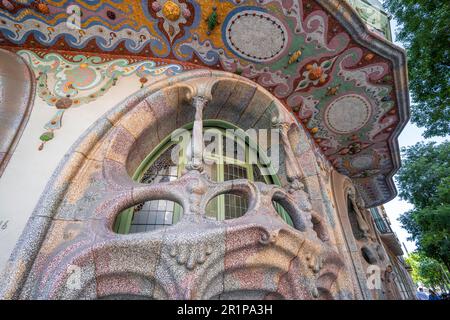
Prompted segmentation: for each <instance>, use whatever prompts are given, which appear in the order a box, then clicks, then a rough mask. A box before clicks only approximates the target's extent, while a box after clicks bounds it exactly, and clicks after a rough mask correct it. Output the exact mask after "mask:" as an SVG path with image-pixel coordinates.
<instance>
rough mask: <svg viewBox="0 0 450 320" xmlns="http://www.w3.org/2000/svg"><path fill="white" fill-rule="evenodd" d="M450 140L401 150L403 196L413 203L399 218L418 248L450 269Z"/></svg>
mask: <svg viewBox="0 0 450 320" xmlns="http://www.w3.org/2000/svg"><path fill="white" fill-rule="evenodd" d="M449 155H450V142H448V141H446V142H443V143H441V144H439V145H436V143H434V142H431V143H426V144H425V143H422V142H419V143H417V144H416V145H414V146H412V147H409V148H407V149H405V148H403V149H402V156H403V166H402V168H401V169H400V170H399V173H398V176H397V183H398V186H399V189H400V193H399V195H400V197H401V198H402V199H404V200H407V201H408V202H410V203H412V204H413V205H414V209H413V210H411V211H408V212H406V213H403V214H402V215H401V216H400V218H399V220H400V222H401V224H402V226H403V228H405V229H406V230H407V231H408V232H409V233H410V234H411V237H410V238H409V239H410V240H414V241H415V242H416V244H417V247H418V250H419V251H420V252H422V253H424V254H425V255H427V256H428V257H430V258H434V259H436V260H438V261H440V262H442V263H443V264H444V265H445V266H446V267H447V269H448V270H449V271H450V156H449Z"/></svg>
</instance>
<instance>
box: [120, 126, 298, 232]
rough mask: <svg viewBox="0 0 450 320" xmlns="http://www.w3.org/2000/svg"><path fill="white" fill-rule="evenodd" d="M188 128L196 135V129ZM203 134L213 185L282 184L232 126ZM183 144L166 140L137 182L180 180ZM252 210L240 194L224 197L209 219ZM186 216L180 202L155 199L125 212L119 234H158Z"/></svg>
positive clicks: (265, 160) (210, 128) (208, 213)
mask: <svg viewBox="0 0 450 320" xmlns="http://www.w3.org/2000/svg"><path fill="white" fill-rule="evenodd" d="M183 129H186V130H191V129H192V124H189V125H187V126H185V127H184V128H183ZM230 129H231V131H230ZM203 132H204V140H205V151H206V152H205V153H204V157H203V159H204V170H205V171H206V173H207V174H208V176H209V177H210V179H211V180H212V181H216V182H224V181H229V180H236V179H247V180H250V181H255V182H263V183H267V184H275V185H281V184H280V180H279V179H278V177H277V175H276V174H275V172H274V170H273V168H272V167H271V166H270V164H269V163H270V162H269V160H268V158H267V156H266V155H265V154H263V152H262V151H261V148H258V146H257V144H256V143H255V142H254V141H253V140H252V139H251V137H249V136H248V135H247V134H246V133H245V132H244V131H243V130H240V129H238V128H237V127H235V126H233V125H231V124H229V123H227V122H223V121H217V120H210V121H208V120H205V121H203ZM183 143H186V141H183V139H180V140H177V139H173V136H172V135H171V136H169V137H166V138H165V139H164V140H163V141H162V142H161V143H160V144H159V146H158V147H157V148H156V149H155V150H154V151H153V152H151V153H150V154H149V155H148V156H147V158H146V159H145V160H144V161H143V162H142V164H141V165H140V166H139V168H138V169H137V170H136V173H135V174H134V176H133V179H134V180H136V181H139V182H141V183H149V184H154V183H161V182H168V181H173V180H176V179H178V177H180V176H181V174H182V172H183V170H184V169H185V166H186V164H187V158H188V154H189V152H190V144H187V146H183ZM255 159H259V160H261V159H262V161H255ZM255 162H256V163H255ZM268 164H269V165H268ZM274 207H275V208H276V210H277V212H278V213H279V214H280V216H281V218H282V219H283V220H284V221H286V222H287V223H288V224H289V225H291V226H293V223H292V220H291V218H290V216H289V215H288V213H287V212H286V210H285V209H284V208H283V207H282V206H281V205H280V204H278V203H274ZM247 209H248V203H247V199H245V198H243V197H241V196H239V195H235V194H223V195H219V196H217V197H215V198H213V199H212V200H211V201H210V202H209V203H208V205H207V207H206V212H205V215H206V217H208V218H210V219H214V220H218V221H221V220H227V219H235V218H239V217H241V216H243V215H244V214H245V213H246V211H247ZM182 214H183V209H182V207H181V206H180V205H179V204H177V203H175V202H172V201H168V200H151V201H147V202H145V203H141V204H138V205H136V206H134V207H132V208H129V209H127V210H125V211H124V212H122V213H121V214H120V215H119V216H118V218H117V220H116V223H115V226H114V229H115V231H116V232H118V233H121V234H127V233H138V232H146V231H153V230H157V229H161V228H166V227H167V226H170V225H173V224H175V223H177V222H178V221H179V219H180V217H181V215H182Z"/></svg>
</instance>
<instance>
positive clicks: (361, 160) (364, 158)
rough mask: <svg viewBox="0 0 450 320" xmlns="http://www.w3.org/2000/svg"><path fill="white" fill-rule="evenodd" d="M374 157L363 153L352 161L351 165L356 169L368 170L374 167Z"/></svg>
mask: <svg viewBox="0 0 450 320" xmlns="http://www.w3.org/2000/svg"><path fill="white" fill-rule="evenodd" d="M373 160H374V159H373V158H372V156H371V155H361V156H358V157H356V158H354V159H353V160H352V161H351V165H352V167H353V168H355V169H359V170H366V169H369V168H371V167H372V165H373Z"/></svg>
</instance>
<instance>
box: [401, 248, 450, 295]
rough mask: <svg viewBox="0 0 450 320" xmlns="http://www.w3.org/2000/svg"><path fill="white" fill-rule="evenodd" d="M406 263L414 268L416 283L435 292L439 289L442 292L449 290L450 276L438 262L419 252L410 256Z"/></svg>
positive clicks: (413, 276) (413, 273) (413, 274)
mask: <svg viewBox="0 0 450 320" xmlns="http://www.w3.org/2000/svg"><path fill="white" fill-rule="evenodd" d="M405 261H406V263H408V264H409V265H410V266H411V268H412V273H411V276H412V278H413V280H414V282H416V283H419V282H420V283H422V284H423V285H425V286H426V287H429V288H430V287H431V288H433V290H434V289H435V288H437V287H439V288H440V289H441V291H448V290H449V288H450V282H449V281H450V280H449V279H450V274H449V273H448V272H446V271H445V269H444V268H443V267H442V265H441V264H440V263H439V262H438V261H436V260H434V259H431V258H428V257H427V256H425V255H423V254H421V253H418V252H414V253H412V254H410V255H409V256H408V257H407V258H406V259H405Z"/></svg>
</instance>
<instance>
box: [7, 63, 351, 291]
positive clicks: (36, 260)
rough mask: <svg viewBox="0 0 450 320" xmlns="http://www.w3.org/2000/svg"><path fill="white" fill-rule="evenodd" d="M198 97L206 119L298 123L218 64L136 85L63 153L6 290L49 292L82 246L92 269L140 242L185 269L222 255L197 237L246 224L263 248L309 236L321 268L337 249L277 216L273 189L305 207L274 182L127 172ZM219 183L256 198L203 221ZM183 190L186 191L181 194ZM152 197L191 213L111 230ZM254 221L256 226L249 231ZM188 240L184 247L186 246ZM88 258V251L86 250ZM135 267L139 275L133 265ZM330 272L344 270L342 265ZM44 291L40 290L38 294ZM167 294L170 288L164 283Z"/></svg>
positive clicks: (182, 120) (237, 236)
mask: <svg viewBox="0 0 450 320" xmlns="http://www.w3.org/2000/svg"><path fill="white" fill-rule="evenodd" d="M198 96H200V97H206V98H207V97H209V98H210V99H211V104H210V105H209V106H208V108H209V109H205V110H209V112H210V115H209V116H205V117H206V118H210V119H211V118H212V119H214V118H220V119H223V118H226V117H230V116H231V117H234V118H233V119H230V120H229V121H233V122H234V124H235V125H236V126H239V127H241V128H243V129H244V130H245V129H246V128H250V127H253V128H270V127H271V126H272V120H273V118H274V117H278V118H283V121H286V122H287V123H294V122H295V120H293V119H292V116H291V115H290V113H288V112H287V111H286V110H285V109H284V107H283V106H282V104H281V103H280V102H278V101H276V99H275V98H273V97H272V96H271V95H270V94H269V93H268V92H267V91H266V90H264V89H262V88H261V87H259V86H257V85H255V84H254V83H252V82H251V81H249V80H245V79H243V78H241V77H238V76H236V75H230V74H228V73H224V72H215V71H207V70H200V71H192V72H187V73H184V74H181V75H179V76H175V77H173V78H171V79H169V80H163V81H160V82H157V83H155V84H154V85H152V86H150V87H148V88H146V89H144V90H141V91H139V92H138V93H137V94H135V95H133V96H131V97H130V98H128V99H126V100H125V101H123V102H122V103H120V104H119V105H118V106H117V107H116V108H114V109H113V110H111V111H110V112H108V113H107V114H106V115H105V116H103V117H102V118H101V119H99V120H98V121H97V122H96V123H95V124H94V125H93V126H91V127H90V128H89V129H88V130H87V132H86V133H85V134H84V135H83V136H82V137H81V138H80V139H79V140H78V141H77V143H75V145H74V146H73V147H72V148H71V150H70V151H69V153H68V154H67V155H66V156H65V157H64V158H63V160H62V161H61V163H60V165H59V167H58V169H57V170H56V171H55V173H54V175H53V177H52V179H51V180H50V181H49V183H48V185H47V187H46V190H45V191H44V193H43V196H42V197H41V199H40V201H39V204H38V206H37V207H36V208H35V211H34V213H33V216H32V217H31V218H30V220H29V221H28V223H27V226H26V228H25V230H24V232H23V234H22V236H21V238H20V240H19V243H18V244H17V246H16V248H15V249H14V252H13V255H12V256H11V258H10V261H9V263H8V265H7V268H6V270H5V276H4V277H3V278H2V280H3V282H2V286H1V287H0V289H1V291H0V295H1V296H2V297H4V298H14V297H17V296H21V297H24V298H26V297H27V295H29V294H30V292H29V291H27V290H26V288H30V287H33V288H34V290H35V291H34V292H35V295H37V296H42V295H43V296H45V292H60V291H61V290H62V289H61V288H62V286H63V281H62V280H63V279H64V276H65V275H66V273H67V270H66V269H67V263H68V262H70V261H78V260H79V259H81V257H82V256H80V252H83V250H87V252H90V255H91V260H92V261H90V263H91V266H92V265H93V266H95V268H94V269H98V268H97V267H98V266H99V265H101V263H102V262H101V261H100V260H98V257H99V255H101V254H102V253H103V254H114V253H115V252H120V250H119V249H120V248H122V249H123V248H125V249H126V250H133V248H136V245H137V244H145V247H146V248H152V246H153V248H154V250H153V251H151V254H152V255H153V256H158V257H160V259H162V260H164V259H168V260H170V261H173V260H176V261H177V265H178V266H177V267H176V268H179V269H180V268H181V269H182V270H184V271H183V272H186V274H189V270H191V269H192V268H195V266H196V265H198V264H203V263H204V257H205V256H211V259H212V260H214V255H216V258H217V256H218V257H223V258H224V259H226V258H225V254H224V253H222V252H221V251H220V250H217V252H215V251H214V252H209V251H211V250H209V249H208V247H207V246H205V244H204V243H202V241H203V240H202V241H200V240H199V239H204V238H205V237H208V236H211V235H213V236H211V237H210V238H211V241H212V243H214V241H216V245H215V246H214V248H225V247H226V248H227V249H228V250H231V249H230V246H232V245H233V242H234V241H238V242H239V241H241V240H242V238H244V237H242V234H247V233H248V234H249V235H251V236H253V237H256V238H257V239H256V240H255V239H253V242H254V244H255V246H256V247H258V248H259V247H260V246H267V245H268V246H270V245H273V244H274V243H276V241H277V239H279V236H278V235H279V234H284V233H286V232H287V233H288V234H290V239H291V240H290V241H288V243H287V244H286V245H288V244H290V245H291V246H294V247H295V246H299V245H304V244H305V243H309V244H310V247H311V255H312V256H311V257H310V259H311V261H314V262H312V267H310V268H312V269H314V270H315V269H317V270H320V268H321V265H320V263H319V264H318V262H317V261H316V260H315V259H316V258H315V256H314V255H315V254H320V255H324V256H325V257H327V256H329V255H335V253H334V251H333V250H332V249H331V247H329V246H328V245H325V244H324V243H323V242H321V241H320V240H319V239H318V238H317V235H316V233H315V232H314V231H313V230H312V229H311V228H309V225H308V224H307V223H304V222H303V223H300V224H299V226H302V225H303V227H301V228H300V230H295V229H293V228H291V227H289V226H288V225H286V224H285V223H284V222H283V221H282V219H281V218H280V217H279V215H278V214H277V213H276V211H275V209H274V208H273V206H272V199H273V197H274V194H275V193H278V196H280V194H281V193H283V197H285V199H286V203H288V204H289V209H290V210H293V211H294V212H297V214H298V215H303V213H304V211H303V210H302V209H301V208H300V207H299V205H298V204H297V203H296V202H295V200H294V198H293V196H292V195H290V194H288V193H287V192H286V191H284V190H281V189H280V188H278V187H276V188H274V187H273V186H267V185H265V184H261V183H260V184H258V183H252V182H249V181H242V180H241V181H239V180H238V181H235V182H234V183H223V186H218V184H217V183H216V184H215V183H213V182H211V181H209V180H208V179H207V177H205V176H204V175H202V174H200V173H198V172H197V171H194V172H191V173H187V174H185V175H183V176H182V177H181V178H180V179H179V180H177V181H176V183H175V182H173V183H172V184H171V183H166V184H165V185H164V186H161V185H153V186H151V185H144V184H140V183H137V182H135V181H133V180H132V179H131V173H132V172H133V171H134V170H135V169H136V168H137V166H138V165H139V163H140V162H141V161H142V160H143V158H144V157H145V156H146V155H147V154H148V153H149V151H150V150H152V149H153V148H154V147H156V146H157V144H158V142H159V141H160V140H161V139H163V138H164V137H166V136H167V135H168V134H169V133H170V132H171V131H173V130H174V129H176V128H178V127H181V126H182V125H184V124H186V123H188V122H192V120H193V117H194V112H193V111H192V105H191V101H192V99H194V100H195V97H198ZM224 97H226V99H225V98H224ZM220 99H222V101H221V100H220ZM261 105H263V106H264V108H261ZM223 110H226V112H223ZM212 111H214V112H212ZM214 114H215V115H214ZM174 119H175V121H174ZM225 120H226V119H225ZM217 188H218V189H217ZM220 188H222V189H223V188H225V189H227V188H247V189H248V190H250V193H253V197H254V199H256V200H255V201H254V202H255V209H254V210H253V211H252V210H250V211H249V212H248V213H247V214H245V215H244V216H243V217H241V218H237V219H234V220H230V221H228V222H213V221H208V220H207V219H205V218H204V217H202V215H201V214H199V210H200V208H201V207H202V206H201V203H203V205H206V200H204V199H203V200H202V196H204V197H206V198H207V197H211V196H212V195H214V194H215V193H217V192H219V191H220ZM216 189H217V190H216ZM225 189H224V190H225ZM218 190H219V191H218ZM227 190H228V189H227ZM222 191H223V190H222ZM222 191H220V192H222ZM186 193H189V194H191V196H190V197H188V198H186V197H184V195H185V194H186ZM153 198H155V199H156V198H158V199H165V200H172V201H177V202H179V203H180V204H181V205H182V206H183V209H184V211H185V212H191V214H186V218H185V219H182V221H180V222H179V223H178V224H176V225H175V226H172V227H170V228H171V229H170V230H171V231H168V232H164V231H154V232H149V233H144V234H133V235H118V234H115V233H113V232H112V224H113V222H114V220H115V218H116V216H117V215H118V214H119V213H120V212H121V211H122V210H124V209H126V208H128V207H130V206H132V205H135V204H137V203H140V202H142V201H147V200H150V199H153ZM258 199H259V200H258ZM202 201H203V202H202ZM200 211H201V210H200ZM306 219H307V216H306ZM299 221H301V220H299ZM72 225H77V227H76V228H75V229H77V228H78V229H79V230H78V231H76V232H68V231H67V230H70V229H71V228H72V227H71V226H72ZM255 226H257V227H258V228H259V231H252V230H254V227H255ZM174 230H176V231H177V232H175V231H174ZM246 230H247V231H248V232H247V231H246ZM255 232H256V233H255ZM261 232H262V233H261ZM180 239H181V240H180ZM292 239H295V241H293V240H292ZM217 241H218V242H217ZM293 243H295V244H293ZM82 244H83V245H82ZM163 244H164V247H163V248H162V249H161V246H163ZM80 245H82V246H84V249H82V248H80ZM30 248H31V249H30ZM105 248H109V250H106V249H105ZM183 248H184V249H183ZM186 248H188V249H189V250H188V251H186ZM122 249H121V250H122ZM125 249H123V250H125ZM80 250H81V251H80ZM95 250H97V251H95ZM224 250H225V249H224ZM144 251H145V250H144ZM231 251H232V250H231ZM129 252H132V251H129ZM208 252H209V253H208ZM146 254H149V252H146ZM197 254H203V256H197ZM137 256H140V255H137ZM144 256H145V255H144ZM55 257H59V261H61V263H57V262H56V261H55V260H54V258H55ZM85 257H86V259H88V258H89V255H85ZM94 257H96V258H94ZM149 258H150V256H149ZM96 259H97V260H96ZM325 260H326V259H325ZM42 261H47V262H49V263H42ZM110 261H116V262H117V261H119V263H122V262H123V261H127V260H124V256H120V254H119V256H116V257H114V259H113V260H110ZM133 262H134V265H136V266H139V264H137V263H136V261H135V260H133V259H131V260H130V262H129V263H133ZM146 265H148V263H147V264H146ZM216 265H220V264H216ZM47 266H50V268H48V267H47ZM121 268H122V267H119V268H118V269H117V268H116V269H114V270H109V271H108V272H105V273H104V274H102V273H100V274H99V275H98V276H103V275H105V276H106V275H107V274H116V273H119V274H120V272H122V271H123V270H122V269H121ZM183 268H184V269H183ZM50 269H51V270H50ZM185 269H186V270H187V271H186V270H185ZM158 270H159V271H158ZM299 270H300V269H298V270H297V271H299ZM50 271H51V274H54V275H56V274H58V275H60V276H59V277H56V279H57V282H54V281H53V283H54V285H51V284H50V283H47V284H46V283H42V284H41V285H39V281H38V282H36V278H39V277H41V276H44V277H47V278H48V277H49V276H50ZM134 272H135V273H137V274H139V272H138V271H136V270H135V271H134ZM158 272H159V273H158ZM161 272H162V271H161V270H160V269H157V270H156V271H155V277H157V278H159V279H164V277H165V276H164V273H163V274H161ZM335 272H336V273H339V272H344V273H345V272H346V271H345V270H343V269H342V270H341V268H340V267H339V268H338V269H337V270H335ZM300 274H301V273H300ZM55 281H56V280H55ZM185 281H188V280H185ZM24 284H25V286H24ZM181 285H182V286H185V290H187V289H186V288H189V282H187V283H185V282H182V284H181ZM186 286H187V287H186ZM24 288H25V289H24ZM45 288H47V289H45ZM48 288H51V289H48ZM40 290H44V292H42V293H40ZM61 292H62V291H61ZM181 292H183V290H181ZM302 292H303V291H302ZM116 293H118V292H115V293H114V292H113V293H111V294H116ZM119 293H120V294H124V292H119ZM52 294H53V293H52ZM53 295H54V294H53ZM311 295H312V296H313V297H316V296H317V297H319V294H316V293H315V291H314V292H313V293H311V292H309V291H308V292H303V293H302V295H301V297H307V296H311ZM105 296H107V294H105ZM168 296H169V297H170V296H173V294H172V293H170V288H169V294H168Z"/></svg>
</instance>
